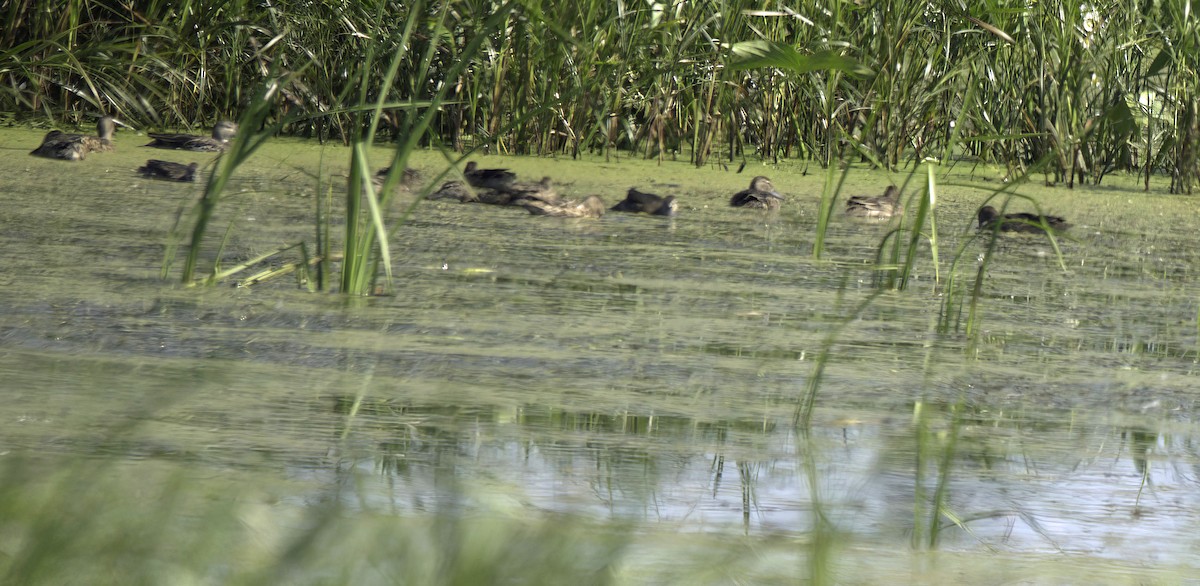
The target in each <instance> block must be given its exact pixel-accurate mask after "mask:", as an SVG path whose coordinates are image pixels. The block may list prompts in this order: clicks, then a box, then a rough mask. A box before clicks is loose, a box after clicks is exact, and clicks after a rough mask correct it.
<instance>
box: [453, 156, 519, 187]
mask: <svg viewBox="0 0 1200 586" xmlns="http://www.w3.org/2000/svg"><path fill="white" fill-rule="evenodd" d="M463 178H465V179H466V180H467V183H470V184H471V186H472V187H486V188H488V189H505V188H507V187H509V186H511V185H512V184H513V182H514V181H516V180H517V174H516V173H513V172H512V171H509V170H508V169H480V168H479V165H478V164H476V163H475V161H469V162H468V163H467V166H466V167H465V168H464V169H463Z"/></svg>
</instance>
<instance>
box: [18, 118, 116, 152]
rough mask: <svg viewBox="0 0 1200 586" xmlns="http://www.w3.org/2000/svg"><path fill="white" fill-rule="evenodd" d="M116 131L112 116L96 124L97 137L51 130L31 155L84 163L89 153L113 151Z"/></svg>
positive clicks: (101, 119)
mask: <svg viewBox="0 0 1200 586" xmlns="http://www.w3.org/2000/svg"><path fill="white" fill-rule="evenodd" d="M116 129H117V125H116V120H114V119H113V117H112V116H102V117H101V118H100V121H99V122H97V123H96V133H97V136H88V135H86V134H67V133H65V132H62V131H60V130H51V131H50V132H47V133H46V137H45V138H43V139H42V144H41V145H40V146H38V148H36V149H33V150H32V151H30V153H29V154H31V155H34V156H36V157H46V158H49V159H60V160H63V161H82V160H83V159H84V158H86V157H87V155H88V153H91V152H97V151H111V150H113V142H112V137H113V133H114V132H116Z"/></svg>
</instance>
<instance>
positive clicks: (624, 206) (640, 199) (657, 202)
mask: <svg viewBox="0 0 1200 586" xmlns="http://www.w3.org/2000/svg"><path fill="white" fill-rule="evenodd" d="M609 209H611V210H612V211H614V212H631V213H637V212H645V213H647V214H651V215H655V216H674V215H675V213H676V212H677V211H678V210H679V202H677V201H675V196H673V195H668V196H667V197H662V196H658V195H655V194H653V193H646V192H644V191H638V190H637V188H636V187H630V188H629V192H628V193H626V194H625V199H623V200H621V201H619V202H617V205H615V206H613V207H611V208H609Z"/></svg>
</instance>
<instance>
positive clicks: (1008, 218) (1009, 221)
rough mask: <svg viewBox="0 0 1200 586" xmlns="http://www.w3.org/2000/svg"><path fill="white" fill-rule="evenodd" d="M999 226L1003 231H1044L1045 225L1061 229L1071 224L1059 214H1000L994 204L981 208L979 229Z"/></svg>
mask: <svg viewBox="0 0 1200 586" xmlns="http://www.w3.org/2000/svg"><path fill="white" fill-rule="evenodd" d="M997 226H998V227H999V229H1000V230H1001V231H1003V232H1044V231H1045V228H1044V227H1043V226H1045V227H1048V228H1050V229H1051V230H1054V231H1059V230H1066V229H1067V228H1068V227H1070V224H1068V223H1067V221H1066V220H1065V219H1063V218H1061V217H1059V216H1043V215H1038V214H1026V213H1016V214H1004V215H1000V212H997V211H996V208H994V207H992V206H983V207H982V208H979V229H980V230H993V229H996V228H997Z"/></svg>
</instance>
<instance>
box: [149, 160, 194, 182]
mask: <svg viewBox="0 0 1200 586" xmlns="http://www.w3.org/2000/svg"><path fill="white" fill-rule="evenodd" d="M198 167H200V164H199V163H192V164H190V165H184V164H183V163H174V162H171V161H160V160H158V159H150V160H148V161H146V165H145V166H143V167H138V173H141V174H142V176H143V177H150V178H152V179H162V180H164V181H180V182H186V181H195V180H196V169H197V168H198Z"/></svg>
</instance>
